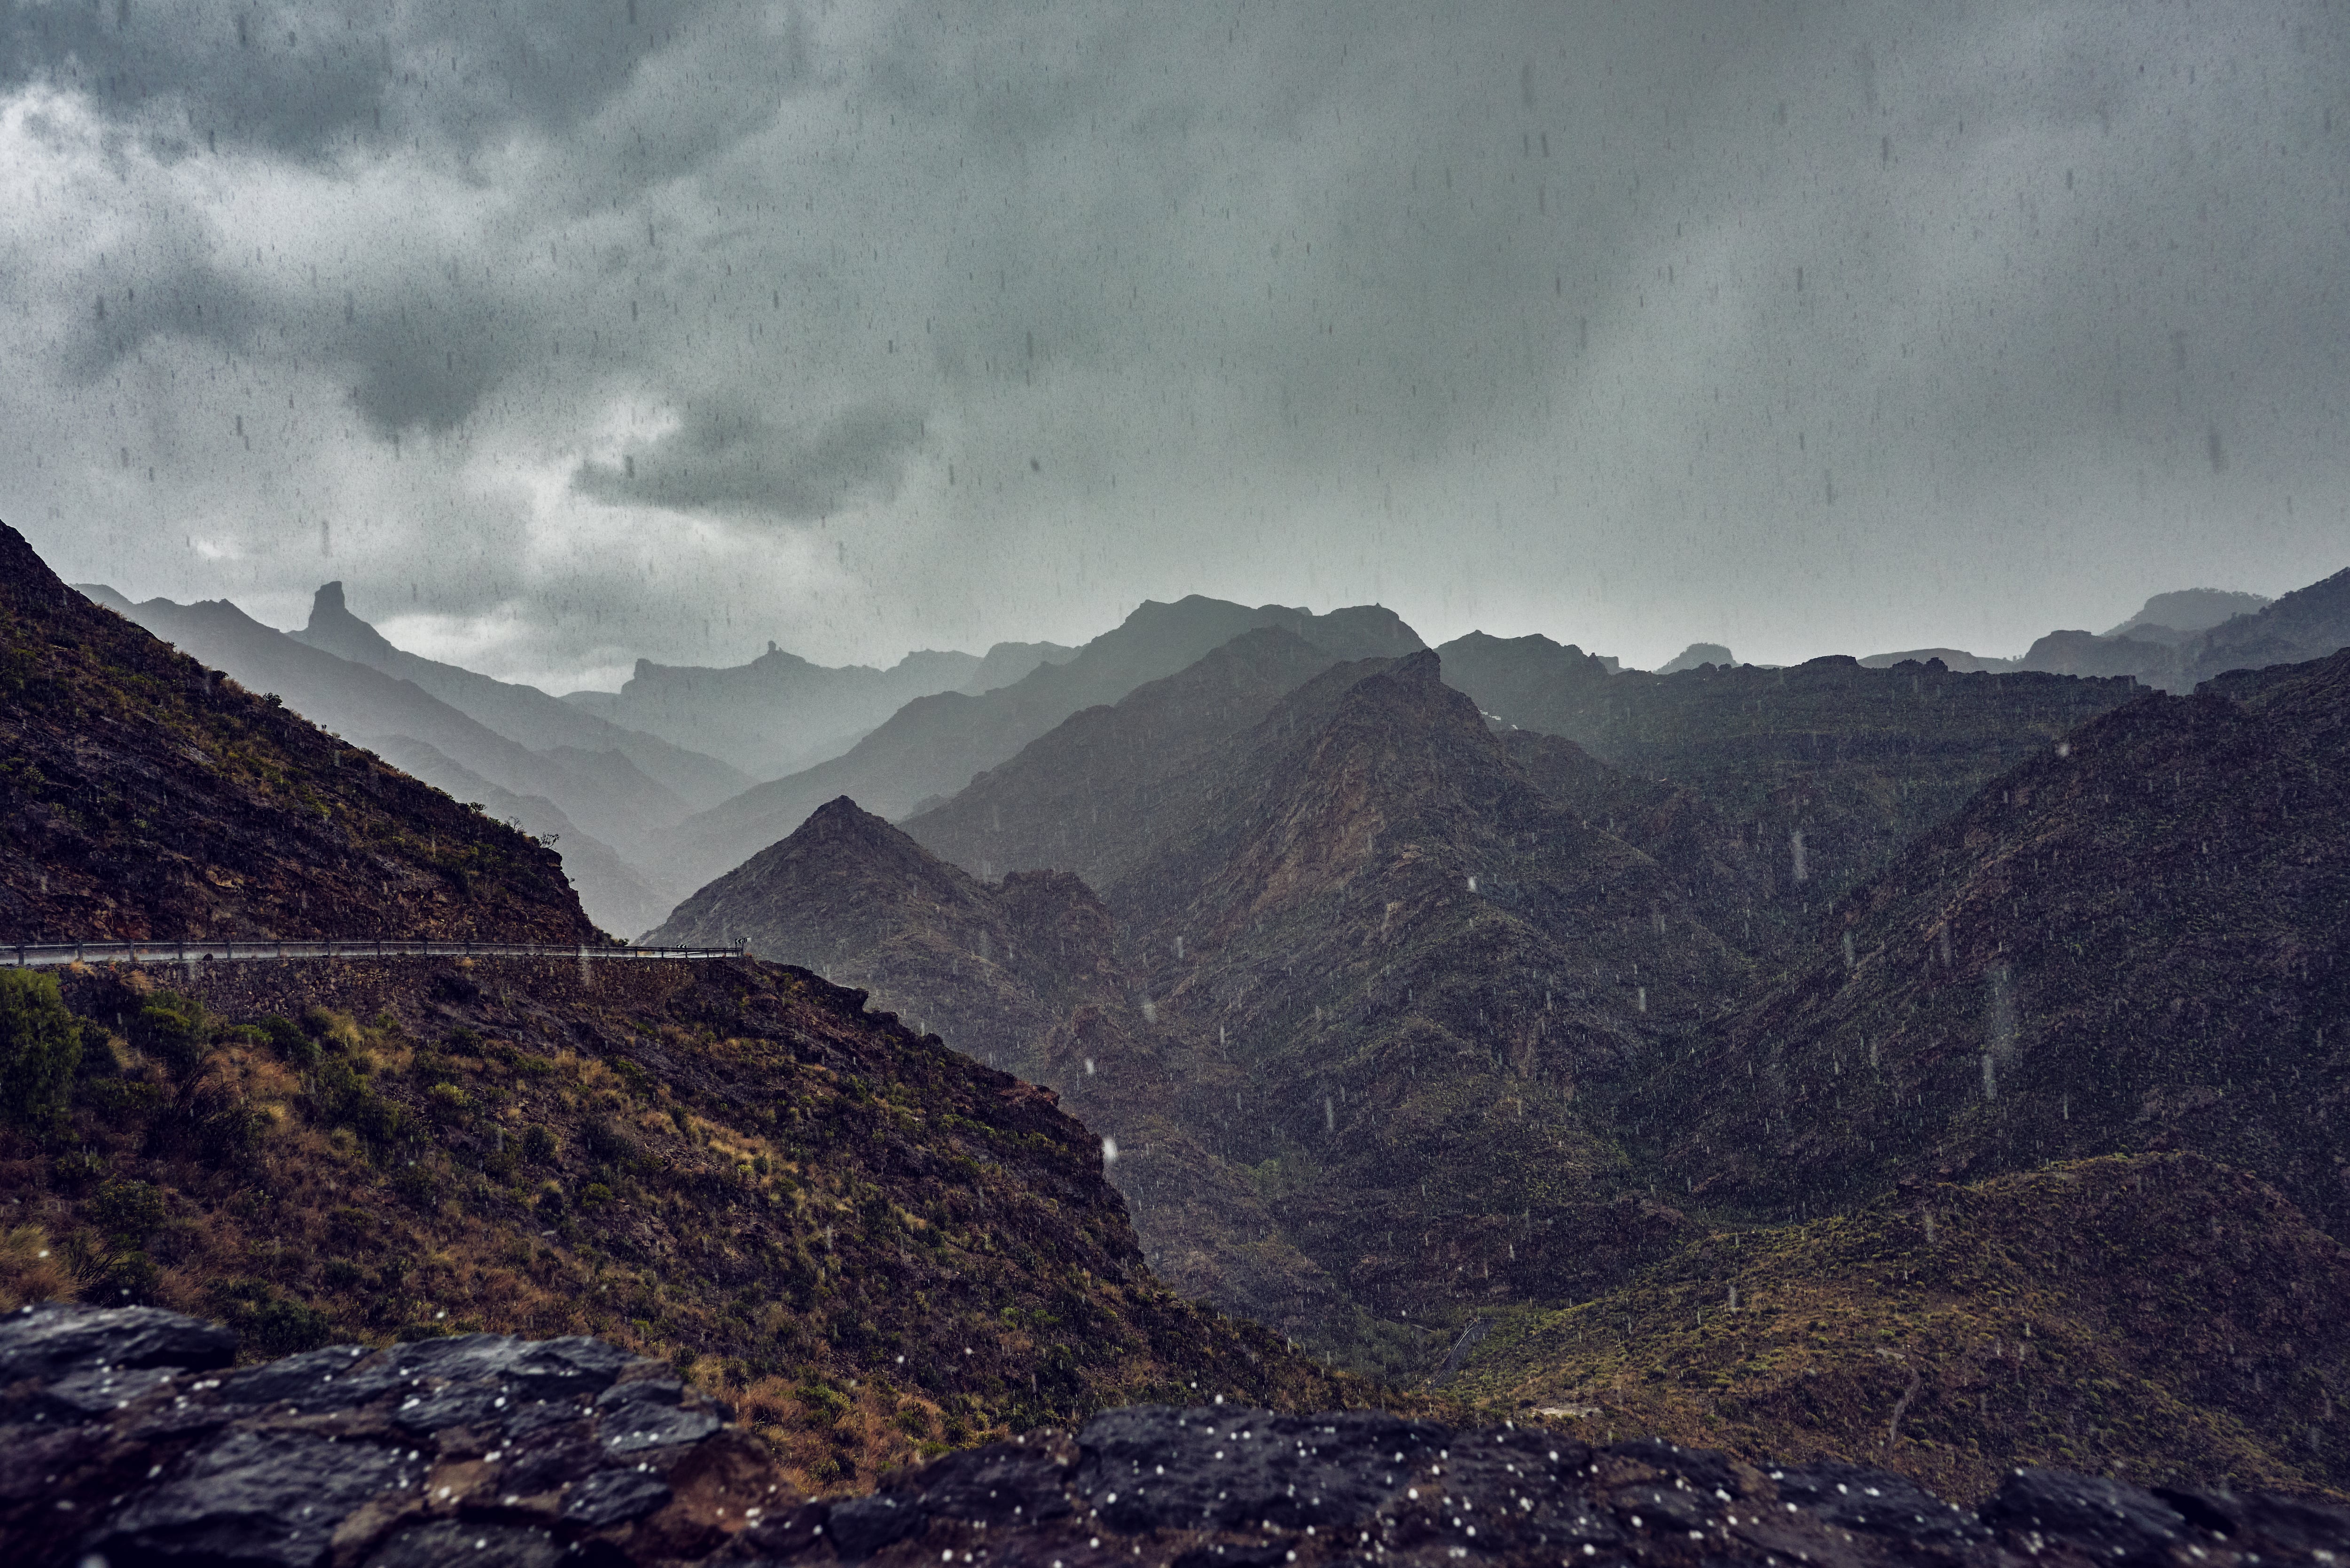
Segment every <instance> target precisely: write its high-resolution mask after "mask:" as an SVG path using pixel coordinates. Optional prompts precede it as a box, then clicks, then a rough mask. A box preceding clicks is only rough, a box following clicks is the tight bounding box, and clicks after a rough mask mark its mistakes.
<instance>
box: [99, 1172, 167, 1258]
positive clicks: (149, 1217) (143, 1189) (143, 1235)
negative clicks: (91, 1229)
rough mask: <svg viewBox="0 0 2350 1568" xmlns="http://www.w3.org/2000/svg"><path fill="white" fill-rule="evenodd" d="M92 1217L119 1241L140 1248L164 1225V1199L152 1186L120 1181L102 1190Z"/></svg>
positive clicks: (121, 1179) (139, 1182) (108, 1184)
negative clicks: (142, 1242) (141, 1244)
mask: <svg viewBox="0 0 2350 1568" xmlns="http://www.w3.org/2000/svg"><path fill="white" fill-rule="evenodd" d="M89 1214H90V1218H91V1219H92V1220H96V1221H97V1222H98V1224H99V1228H100V1229H102V1230H103V1231H106V1233H107V1234H108V1235H109V1236H111V1237H113V1238H114V1239H115V1240H116V1241H120V1242H123V1243H126V1244H136V1243H138V1242H140V1241H145V1240H146V1239H147V1237H148V1235H149V1233H150V1232H151V1231H153V1230H154V1229H155V1227H157V1226H158V1225H161V1223H162V1222H163V1195H162V1193H161V1192H159V1191H157V1190H156V1189H155V1188H154V1186H153V1185H152V1184H151V1183H149V1182H144V1181H132V1180H130V1179H127V1178H121V1177H118V1178H116V1179H114V1180H112V1181H109V1182H108V1183H107V1184H106V1185H105V1186H103V1187H101V1188H99V1189H98V1195H97V1196H96V1197H95V1198H92V1199H90V1200H89Z"/></svg>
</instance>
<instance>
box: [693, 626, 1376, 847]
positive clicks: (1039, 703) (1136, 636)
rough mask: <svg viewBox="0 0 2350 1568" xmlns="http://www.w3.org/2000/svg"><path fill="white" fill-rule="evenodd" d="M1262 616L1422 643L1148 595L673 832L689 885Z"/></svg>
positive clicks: (1178, 663) (922, 783) (1020, 737)
mask: <svg viewBox="0 0 2350 1568" xmlns="http://www.w3.org/2000/svg"><path fill="white" fill-rule="evenodd" d="M1259 626H1279V627H1283V628H1287V629H1288V630H1290V631H1292V632H1293V633H1295V635H1297V636H1298V637H1300V638H1302V639H1305V641H1307V642H1309V643H1312V644H1314V645H1315V646H1316V647H1320V648H1325V649H1327V650H1329V651H1330V652H1332V653H1333V654H1334V655H1336V656H1338V657H1343V658H1364V657H1369V656H1388V655H1393V654H1397V653H1402V652H1407V651H1409V650H1410V649H1416V648H1419V647H1420V646H1421V643H1420V640H1419V637H1418V636H1417V635H1416V634H1415V633H1414V632H1413V631H1412V629H1411V628H1409V627H1408V626H1406V625H1404V624H1403V622H1402V621H1401V620H1399V619H1398V618H1396V616H1395V615H1394V614H1393V612H1391V611H1388V610H1385V609H1381V608H1378V607H1372V606H1361V607H1355V608H1351V609H1341V610H1334V611H1332V612H1330V613H1329V614H1327V615H1318V616H1317V615H1314V614H1312V613H1310V612H1308V611H1305V610H1302V609H1291V608H1287V607H1284V606H1280V605H1264V606H1261V607H1257V608H1254V609H1251V608H1248V607H1244V606H1242V605H1236V604H1228V603H1225V602H1224V601H1222V600H1220V599H1210V598H1202V597H1199V596H1197V595H1194V596H1192V597H1189V598H1184V599H1181V600H1179V601H1177V602H1176V603H1174V604H1158V603H1155V602H1145V603H1144V604H1142V605H1141V606H1140V607H1138V608H1137V609H1136V610H1135V611H1134V613H1133V614H1132V615H1130V616H1128V617H1127V618H1126V619H1125V620H1124V621H1122V622H1120V623H1119V624H1118V626H1116V627H1114V628H1111V629H1110V630H1108V631H1106V632H1104V633H1103V634H1102V635H1101V636H1099V637H1097V638H1095V639H1093V640H1092V641H1091V642H1088V643H1087V644H1086V645H1085V647H1084V648H1082V649H1078V650H1077V652H1076V654H1075V655H1074V656H1073V657H1071V658H1069V659H1066V660H1065V661H1063V662H1061V663H1057V664H1051V663H1047V664H1040V665H1038V666H1037V667H1036V668H1035V670H1030V671H1029V672H1028V673H1027V674H1026V675H1025V676H1024V677H1022V678H1021V679H1020V680H1015V681H1014V682H1012V683H1011V684H1010V685H1008V686H1003V687H999V688H998V689H996V690H995V691H988V692H985V693H983V694H981V695H978V696H972V695H970V694H967V693H964V692H960V691H942V692H939V693H937V694H935V695H933V696H930V697H924V698H920V699H918V700H917V701H912V702H909V703H908V704H906V706H905V707H903V708H901V709H899V711H897V712H896V713H894V714H892V715H891V716H890V717H889V722H886V723H884V724H882V725H881V726H880V727H879V729H877V730H875V731H874V732H872V733H871V734H869V735H867V736H866V737H865V738H864V739H863V740H861V741H859V742H857V744H856V745H854V746H852V747H851V748H849V750H848V751H847V753H843V754H842V755H840V756H838V757H836V758H834V759H832V760H831V761H829V762H826V763H820V764H818V765H817V766H816V767H813V768H809V769H807V770H806V771H805V772H802V773H797V774H792V775H790V776H789V777H786V778H781V779H777V780H775V781H774V782H773V783H770V784H761V785H759V786H758V787H757V788H755V789H752V790H748V791H745V792H744V793H743V794H739V795H737V796H735V797H734V798H733V799H732V800H729V801H727V802H725V803H724V804H723V805H718V806H715V807H712V809H710V810H708V811H704V812H701V813H698V814H696V815H693V816H691V817H689V818H688V819H686V820H685V821H684V822H682V823H681V824H679V825H678V826H676V827H675V828H674V829H672V830H671V831H670V832H669V834H668V835H667V836H665V839H664V848H665V852H666V856H667V858H668V859H669V861H670V862H671V864H672V865H674V866H675V867H678V869H679V872H680V875H681V878H682V880H683V881H684V882H685V884H686V885H687V886H688V887H692V886H698V885H700V884H701V883H702V882H704V881H707V880H708V879H709V878H711V877H715V876H718V875H720V874H721V873H723V872H724V871H725V870H726V869H728V868H729V867H733V866H738V865H740V864H742V862H743V859H744V858H745V857H747V856H749V855H751V854H752V853H754V851H756V850H757V849H759V848H761V847H763V846H766V845H769V844H772V843H774V842H775V841H776V840H777V839H780V838H782V837H783V836H785V835H786V834H788V833H790V832H791V831H792V830H793V829H794V828H795V827H797V826H799V825H800V824H801V823H802V822H804V821H806V819H807V815H808V814H809V813H810V812H812V811H814V810H815V809H816V807H817V806H819V805H823V804H824V803H825V802H826V801H827V800H830V799H832V798H834V797H835V796H837V795H841V794H848V795H852V796H854V797H855V798H856V799H857V800H858V802H859V803H860V804H862V805H865V806H866V807H867V808H868V809H869V810H872V811H876V812H879V813H880V814H881V815H885V816H898V815H904V814H906V813H908V812H910V811H919V810H920V809H921V808H922V806H923V805H925V804H928V803H931V802H932V801H937V800H943V799H945V798H946V796H948V795H950V794H953V793H955V792H957V791H959V790H961V789H962V787H963V786H964V785H965V784H969V783H970V782H971V780H972V775H973V774H978V773H980V772H982V771H983V770H985V769H988V768H992V767H993V766H995V765H996V764H997V763H1002V762H1005V761H1008V760H1010V759H1011V758H1012V757H1013V756H1014V755H1016V754H1017V753H1018V752H1019V750H1020V748H1021V747H1023V746H1024V745H1026V744H1027V743H1028V742H1031V741H1033V740H1035V739H1036V738H1038V737H1039V736H1041V735H1044V734H1045V733H1046V732H1049V731H1051V730H1052V729H1053V728H1054V727H1055V726H1056V725H1058V724H1059V723H1060V722H1062V721H1063V720H1065V719H1066V718H1068V717H1069V716H1070V715H1071V714H1073V713H1076V712H1080V711H1083V710H1085V709H1087V708H1090V707H1094V706H1097V705H1098V704H1100V703H1105V702H1115V701H1118V699H1120V698H1122V697H1124V696H1125V695H1126V694H1127V693H1128V692H1129V691H1133V690H1134V689H1135V688H1136V687H1137V686H1139V685H1141V684H1142V683H1143V682H1145V681H1148V680H1158V679H1159V678H1160V677H1163V676H1168V675H1172V674H1174V673H1176V672H1177V671H1178V670H1183V669H1185V668H1186V667H1188V666H1190V665H1191V664H1192V663H1194V662H1195V661H1197V660H1198V659H1201V658H1202V657H1203V656H1205V655H1206V654H1207V653H1208V652H1209V651H1210V650H1211V649H1215V648H1217V647H1218V646H1220V645H1222V644H1223V643H1225V642H1228V641H1230V640H1231V639H1232V638H1234V637H1236V636H1238V635H1239V634H1240V633H1241V632H1243V631H1245V630H1248V629H1249V628H1253V627H1259Z"/></svg>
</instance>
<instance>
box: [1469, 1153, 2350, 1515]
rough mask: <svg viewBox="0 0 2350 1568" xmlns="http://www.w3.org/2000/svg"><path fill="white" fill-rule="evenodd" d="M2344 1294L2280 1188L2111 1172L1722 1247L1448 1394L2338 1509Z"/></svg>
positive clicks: (1972, 1193)
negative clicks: (2321, 1500)
mask: <svg viewBox="0 0 2350 1568" xmlns="http://www.w3.org/2000/svg"><path fill="white" fill-rule="evenodd" d="M2345 1291H2350V1251H2345V1249H2344V1248H2343V1247H2342V1246H2341V1244H2340V1243H2339V1242H2337V1241H2334V1238H2333V1237H2331V1236H2328V1235H2326V1234H2325V1233H2324V1232H2323V1231H2319V1230H2318V1229H2316V1228H2315V1227H2314V1226H2313V1225H2311V1224H2310V1222H2309V1220H2308V1219H2307V1218H2306V1217H2305V1216H2304V1215H2303V1214H2302V1213H2301V1212H2300V1211H2299V1210H2296V1209H2295V1208H2294V1207H2293V1205H2292V1204H2291V1203H2290V1202H2288V1201H2287V1200H2286V1199H2284V1198H2283V1197H2282V1195H2281V1194H2280V1193H2278V1192H2277V1191H2276V1190H2275V1189H2273V1188H2271V1187H2268V1186H2266V1185H2265V1184H2263V1183H2262V1182H2260V1181H2257V1180H2255V1179H2252V1178H2251V1177H2250V1176H2247V1175H2245V1174H2243V1173H2242V1172H2241V1171H2230V1170H2228V1169H2225V1168H2221V1167H2219V1166H2215V1165H2213V1164H2211V1163H2210V1162H2209V1161H2207V1160H2205V1159H2203V1158H2200V1157H2198V1156H2194V1155H2187V1154H2148V1155H2135V1156H2109V1157H2106V1158H2097V1159H2090V1160H2085V1161H2073V1162H2063V1163H2059V1164H2054V1165H2050V1166H2047V1167H2043V1168H2040V1169H2037V1170H2033V1171H2031V1172H2028V1173H2022V1174H2016V1175H2010V1176H2002V1177H1999V1178H1996V1179H1991V1180H1988V1181H1983V1182H1978V1183H1974V1184H1971V1185H1966V1186H1950V1185H1943V1184H1939V1183H1930V1182H1929V1183H1921V1184H1918V1185H1917V1186H1914V1187H1911V1188H1908V1189H1904V1190H1903V1191H1902V1192H1900V1193H1898V1194H1896V1195H1888V1196H1887V1197H1886V1198H1885V1199H1882V1200H1880V1201H1878V1202H1877V1203H1874V1204H1870V1205H1866V1206H1863V1207H1861V1208H1858V1209H1856V1210H1851V1211H1848V1212H1846V1213H1843V1214H1839V1215H1836V1216H1835V1217H1832V1218H1828V1219H1822V1220H1812V1221H1809V1222H1807V1223H1804V1224H1800V1225H1787V1226H1770V1227H1760V1228H1755V1227H1744V1226H1734V1227H1722V1228H1719V1229H1710V1230H1708V1231H1706V1232H1705V1233H1703V1234H1702V1235H1700V1236H1699V1237H1697V1238H1695V1239H1693V1240H1691V1241H1690V1242H1688V1243H1687V1244H1686V1245H1685V1246H1684V1247H1682V1248H1681V1250H1680V1251H1678V1252H1677V1253H1676V1254H1675V1255H1674V1256H1673V1257H1671V1258H1670V1259H1669V1260H1667V1261H1665V1262H1661V1263H1659V1264H1658V1265H1657V1266H1655V1267H1654V1268H1652V1269H1650V1270H1648V1271H1647V1272H1644V1273H1643V1274H1642V1275H1641V1276H1640V1277H1639V1278H1638V1280H1637V1281H1635V1282H1632V1283H1630V1284H1628V1285H1627V1286H1625V1287H1623V1288H1621V1289H1618V1290H1615V1291H1611V1292H1609V1293H1606V1294H1604V1295H1601V1296H1599V1297H1597V1298H1596V1299H1595V1300H1592V1301H1589V1302H1585V1303H1576V1304H1574V1305H1571V1306H1562V1307H1555V1308H1542V1309H1534V1310H1527V1311H1523V1312H1518V1313H1501V1314H1495V1315H1494V1319H1493V1327H1492V1332H1491V1333H1490V1334H1487V1335H1486V1337H1485V1338H1484V1339H1483V1341H1482V1343H1481V1344H1480V1345H1477V1347H1476V1348H1475V1350H1474V1352H1473V1354H1471V1355H1470V1357H1469V1358H1468V1363H1467V1366H1465V1367H1464V1369H1463V1370H1462V1372H1461V1376H1460V1378H1459V1379H1458V1381H1457V1382H1456V1383H1455V1384H1454V1385H1453V1387H1454V1388H1455V1389H1456V1390H1457V1391H1458V1392H1460V1393H1461V1394H1462V1395H1464V1396H1466V1397H1471V1398H1475V1399H1480V1400H1492V1401H1495V1402H1497V1403H1498V1404H1499V1405H1500V1407H1502V1408H1504V1409H1512V1410H1514V1411H1516V1412H1517V1413H1518V1415H1519V1417H1520V1418H1521V1419H1535V1420H1544V1419H1547V1420H1553V1421H1557V1422H1560V1423H1561V1424H1562V1425H1567V1426H1570V1427H1571V1428H1572V1429H1573V1430H1575V1432H1576V1433H1577V1434H1578V1435H1580V1436H1584V1437H1586V1438H1590V1439H1591V1440H1594V1441H1596V1440H1600V1439H1601V1438H1604V1437H1606V1435H1607V1434H1608V1433H1610V1432H1611V1431H1612V1432H1615V1433H1618V1434H1621V1433H1627V1432H1640V1433H1648V1432H1656V1433H1661V1434H1663V1435H1665V1436H1667V1437H1669V1438H1673V1439H1675V1440H1677V1441H1679V1442H1683V1443H1690V1444H1697V1445H1702V1446H1705V1447H1718V1448H1725V1449H1731V1451H1733V1452H1738V1453H1742V1454H1747V1455H1763V1454H1772V1455H1776V1456H1778V1457H1779V1458H1780V1459H1783V1460H1785V1461H1789V1462H1800V1461H1807V1460H1814V1459H1843V1460H1846V1461H1858V1462H1861V1463H1866V1464H1872V1465H1878V1466H1882V1467H1884V1468H1886V1469H1894V1470H1898V1471H1900V1472H1902V1473H1904V1474H1906V1475H1909V1476H1914V1477H1917V1478H1918V1480H1922V1481H1923V1482H1924V1483H1925V1484H1926V1485H1927V1486H1929V1487H1930V1488H1932V1489H1933V1490H1936V1491H1939V1492H1940V1493H1941V1494H1942V1495H1944V1496H1946V1497H1953V1498H1959V1499H1964V1500H1970V1499H1976V1498H1981V1497H1984V1496H1987V1495H1989V1494H1991V1493H1992V1492H1994V1491H1995V1490H1997V1489H1998V1488H1999V1486H2000V1484H2001V1482H2002V1480H2003V1479H2004V1478H2005V1477H2006V1476H2007V1475H2008V1474H2009V1473H2010V1472H2011V1470H2012V1468H2013V1467H2014V1466H2017V1465H2033V1464H2038V1465H2062V1466H2064V1467H2067V1468H2070V1469H2084V1470H2089V1471H2093V1472H2095V1473H2098V1474H2104V1475H2110V1476H2114V1477H2117V1478H2124V1479H2126V1480H2132V1481H2136V1482H2137V1483H2138V1484H2140V1485H2199V1486H2207V1487H2228V1488H2234V1489H2238V1490H2250V1489H2255V1488H2262V1487H2273V1488H2282V1489H2285V1490H2294V1491H2303V1492H2307V1491H2332V1492H2334V1493H2336V1494H2338V1493H2339V1492H2341V1491H2342V1490H2344V1489H2345V1485H2350V1432H2345V1427H2344V1423H2343V1419H2342V1407H2343V1403H2344V1401H2345V1397H2350V1390H2345V1387H2344V1380H2345V1367H2350V1334H2345V1328H2344V1324H2343V1322H2342V1317H2341V1314H2340V1312H2339V1310H2338V1305H2339V1303H2340V1302H2341V1301H2342V1300H2343V1297H2344V1294H2345Z"/></svg>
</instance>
